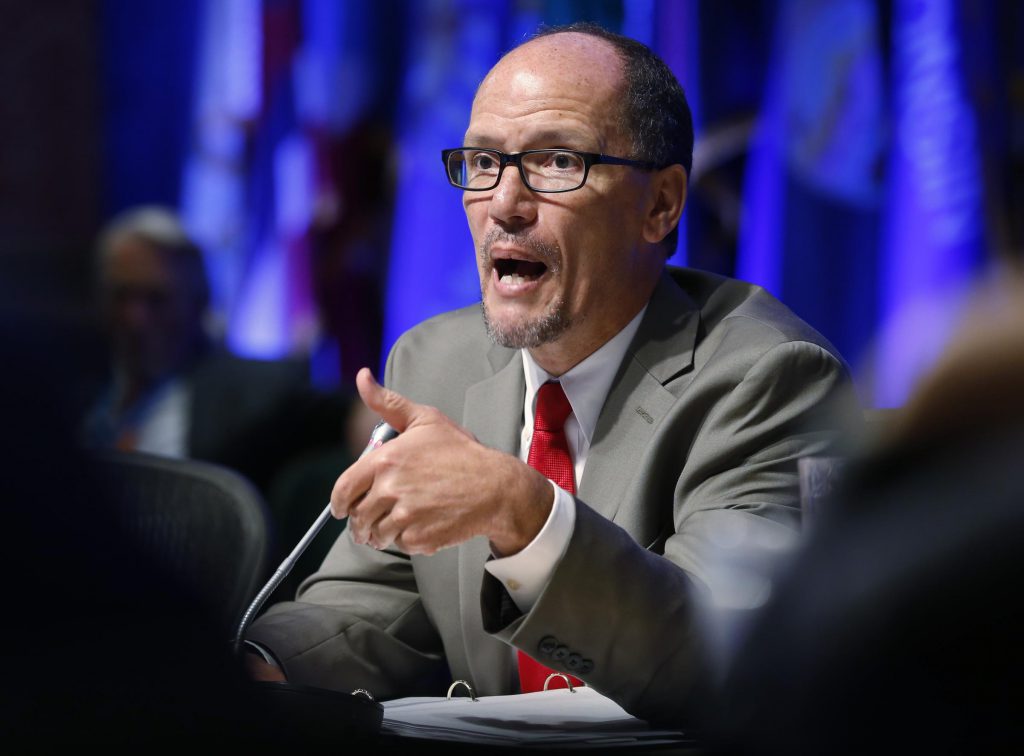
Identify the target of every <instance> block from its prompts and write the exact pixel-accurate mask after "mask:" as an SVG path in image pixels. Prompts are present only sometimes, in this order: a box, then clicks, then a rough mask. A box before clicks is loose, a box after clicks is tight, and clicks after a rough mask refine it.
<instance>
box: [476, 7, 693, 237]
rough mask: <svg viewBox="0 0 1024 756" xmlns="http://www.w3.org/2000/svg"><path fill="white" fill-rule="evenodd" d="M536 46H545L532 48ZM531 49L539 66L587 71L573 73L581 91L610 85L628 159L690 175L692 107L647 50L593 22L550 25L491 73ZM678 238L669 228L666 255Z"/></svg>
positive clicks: (519, 61) (666, 69) (672, 77)
mask: <svg viewBox="0 0 1024 756" xmlns="http://www.w3.org/2000/svg"><path fill="white" fill-rule="evenodd" d="M540 45H544V46H543V47H535V46H540ZM531 47H532V48H533V57H534V58H535V59H536V60H537V63H536V65H540V66H541V67H544V66H548V67H555V66H567V67H568V66H577V67H579V66H584V67H586V70H580V69H579V68H577V69H575V72H576V73H578V74H579V76H580V78H579V81H580V86H581V87H585V86H589V84H590V82H592V81H593V79H594V78H597V77H600V78H602V79H603V81H604V82H605V83H607V84H609V85H611V86H612V87H614V91H615V98H614V101H613V103H614V104H613V108H614V114H613V117H614V118H616V119H617V121H616V127H617V129H618V130H619V131H620V132H621V133H622V134H623V136H624V138H625V139H626V140H627V147H626V153H627V156H628V157H631V158H633V159H636V160H643V161H647V162H651V163H654V164H655V165H657V166H659V167H664V166H668V165H674V164H678V165H681V166H683V168H684V169H685V170H686V174H687V176H689V174H690V169H691V167H692V165H693V118H692V116H691V114H690V107H689V104H688V103H687V102H686V95H685V94H684V93H683V89H682V87H681V86H680V85H679V82H678V80H677V79H676V77H675V75H674V74H673V73H672V71H671V69H669V67H668V66H667V65H665V62H664V61H663V60H661V58H659V57H658V56H657V55H655V54H654V53H653V52H652V51H651V50H650V48H648V47H647V46H646V45H643V44H641V43H640V42H637V41H636V40H634V39H630V38H629V37H624V36H622V35H621V34H615V33H613V32H609V31H607V30H606V29H603V28H602V27H600V26H597V25H596V24H592V23H585V22H582V23H575V24H571V25H568V26H555V27H548V28H545V29H542V30H541V31H539V32H538V33H537V34H536V35H535V36H534V37H533V38H532V39H530V40H528V41H526V42H524V43H523V44H521V45H519V46H518V47H516V48H514V49H513V50H511V51H510V52H509V53H507V54H506V55H505V57H504V58H502V59H501V60H500V61H499V62H498V64H497V65H496V66H495V67H494V69H492V71H491V73H494V71H496V70H497V69H498V68H499V67H500V66H502V65H504V64H508V63H517V64H522V63H523V62H525V61H524V59H523V58H520V57H518V54H519V53H521V52H523V51H527V50H530V48H531ZM545 56H548V57H547V58H546V62H545ZM568 70H569V71H573V70H574V69H572V68H569V69H568ZM487 78H488V79H489V78H490V74H489V75H488V77H487ZM484 81H485V82H486V81H487V79H485V80H484ZM481 86H483V85H481ZM580 91H581V92H589V91H590V90H588V89H581V90H580ZM677 237H678V234H677V232H676V231H675V230H673V232H672V233H671V234H669V236H668V237H667V238H666V239H665V241H664V242H663V244H664V246H665V247H666V249H667V251H668V252H669V254H671V252H672V251H674V250H675V247H676V242H677Z"/></svg>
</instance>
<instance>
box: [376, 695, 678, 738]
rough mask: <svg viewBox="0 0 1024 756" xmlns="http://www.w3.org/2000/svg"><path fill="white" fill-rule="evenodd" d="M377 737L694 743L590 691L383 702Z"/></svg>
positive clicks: (408, 699) (676, 731)
mask: <svg viewBox="0 0 1024 756" xmlns="http://www.w3.org/2000/svg"><path fill="white" fill-rule="evenodd" d="M381 705H382V706H383V707H384V723H383V724H382V725H381V732H382V733H384V734H388V735H397V736H402V737H412V738H426V739H429V740H449V741H459V742H468V743H481V744H490V745H506V746H517V747H524V746H525V747H530V746H537V747H544V748H551V747H559V746H561V747H564V748H580V747H586V748H600V747H602V746H606V747H619V748H621V747H623V746H632V745H637V746H639V745H660V744H682V743H692V742H693V741H692V739H691V738H690V737H688V736H687V735H686V734H684V733H683V732H681V731H679V730H656V729H652V728H651V727H649V726H648V724H647V723H646V722H645V721H643V720H642V719H637V718H636V717H633V716H631V715H630V714H627V713H626V711H625V710H624V709H623V708H622V707H621V706H619V705H618V704H617V703H615V702H614V701H612V700H611V699H610V698H605V697H604V696H602V695H601V694H600V693H598V692H597V691H595V690H594V689H592V688H576V690H575V692H569V691H568V690H566V689H564V688H560V689H557V690H547V691H543V692H539V693H526V694H522V695H513V696H485V697H482V698H478V699H476V700H475V701H474V700H471V699H469V698H451V699H447V698H399V699H396V700H394V701H385V702H384V703H383V704H381Z"/></svg>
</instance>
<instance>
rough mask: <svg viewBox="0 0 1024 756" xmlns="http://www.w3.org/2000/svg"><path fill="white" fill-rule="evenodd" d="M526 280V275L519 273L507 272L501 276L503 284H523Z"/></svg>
mask: <svg viewBox="0 0 1024 756" xmlns="http://www.w3.org/2000/svg"><path fill="white" fill-rule="evenodd" d="M526 280H527V279H526V276H521V275H519V274H518V273H506V274H505V275H503V276H502V277H501V282H502V283H503V284H521V283H524V282H525V281H526Z"/></svg>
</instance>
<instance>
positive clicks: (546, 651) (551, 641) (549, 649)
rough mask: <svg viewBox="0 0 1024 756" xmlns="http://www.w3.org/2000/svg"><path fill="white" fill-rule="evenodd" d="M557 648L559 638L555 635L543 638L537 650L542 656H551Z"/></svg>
mask: <svg viewBox="0 0 1024 756" xmlns="http://www.w3.org/2000/svg"><path fill="white" fill-rule="evenodd" d="M556 648H558V638H556V637H555V636H553V635H548V636H545V637H544V638H541V639H540V643H539V644H537V650H538V651H540V653H541V655H542V656H551V654H552V653H553V652H554V650H555V649H556Z"/></svg>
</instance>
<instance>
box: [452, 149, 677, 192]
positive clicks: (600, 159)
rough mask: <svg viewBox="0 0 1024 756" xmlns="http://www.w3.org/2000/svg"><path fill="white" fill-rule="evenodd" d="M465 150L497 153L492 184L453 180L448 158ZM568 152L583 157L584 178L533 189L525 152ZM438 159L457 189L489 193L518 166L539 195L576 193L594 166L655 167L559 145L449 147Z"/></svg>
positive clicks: (528, 153) (520, 175)
mask: <svg viewBox="0 0 1024 756" xmlns="http://www.w3.org/2000/svg"><path fill="white" fill-rule="evenodd" d="M464 150H471V151H473V152H486V153H487V154H488V155H496V156H497V158H498V175H497V176H495V178H494V183H493V184H492V185H491V186H486V187H479V186H474V187H470V186H462V185H460V184H456V183H455V182H454V181H452V174H451V171H449V170H448V158H449V157H451V155H452V153H453V152H462V151H464ZM541 153H543V154H551V153H560V154H569V155H577V156H578V157H580V158H582V160H583V178H582V179H581V180H580V184H579V186H574V187H573V188H572V189H536V188H534V187H533V186H531V184H530V181H529V179H528V178H526V171H525V170H523V158H524V157H525V156H527V155H537V154H541ZM441 162H442V163H444V175H445V177H447V179H448V183H449V184H451V185H452V186H454V187H455V188H456V189H461V190H463V191H464V192H489V191H491V190H492V189H494V188H495V187H497V186H498V184H500V183H501V175H502V173H504V171H505V168H506V167H507V166H509V165H514V166H515V167H516V168H518V169H519V178H520V179H522V181H523V185H524V186H525V187H526V188H527V189H529V190H530V191H532V192H540V193H541V194H562V193H563V192H575V191H576V190H577V189H582V188H583V186H584V184H586V183H587V177H588V176H590V167H591V166H593V165H625V166H629V167H630V168H639V169H640V170H644V171H653V170H656V169H657V167H658V166H657V165H656V164H654V163H651V162H649V161H646V160H630V159H629V158H621V157H615V156H614V155H602V154H601V153H599V152H580V151H579V150H566V149H558V148H554V147H552V148H547V149H543V150H525V151H524V152H513V153H504V152H502V151H501V150H492V149H490V148H488V147H453V148H452V149H450V150H441Z"/></svg>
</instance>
